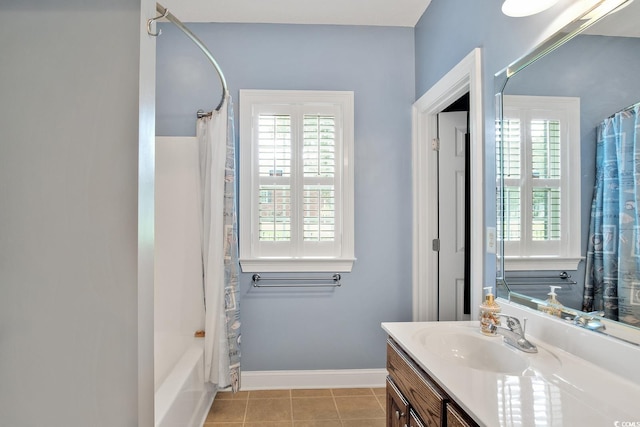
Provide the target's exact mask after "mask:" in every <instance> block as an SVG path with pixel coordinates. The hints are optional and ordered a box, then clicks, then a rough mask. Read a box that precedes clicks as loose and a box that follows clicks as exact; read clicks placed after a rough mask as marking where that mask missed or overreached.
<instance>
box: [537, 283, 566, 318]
mask: <svg viewBox="0 0 640 427" xmlns="http://www.w3.org/2000/svg"><path fill="white" fill-rule="evenodd" d="M549 288H550V289H549V293H548V294H547V295H549V298H547V300H546V301H545V302H546V304H544V305H542V304H540V305H539V306H538V310H540V311H542V312H543V313H547V314H550V315H552V316H556V317H561V316H562V304H560V301H558V298H556V297H557V294H556V289H561V288H562V286H549Z"/></svg>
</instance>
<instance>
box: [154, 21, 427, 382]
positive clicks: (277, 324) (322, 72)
mask: <svg viewBox="0 0 640 427" xmlns="http://www.w3.org/2000/svg"><path fill="white" fill-rule="evenodd" d="M189 27H190V28H191V29H192V30H193V31H194V32H195V33H196V34H197V35H198V37H200V38H201V39H202V40H203V42H204V43H205V44H206V45H207V46H208V47H209V48H210V50H211V51H212V52H213V53H214V56H215V57H216V60H217V61H218V62H219V64H220V66H221V68H222V69H223V70H224V72H225V75H226V78H227V81H228V85H229V88H230V91H231V94H232V96H233V97H234V99H235V100H236V102H237V99H238V90H239V89H322V90H351V91H354V92H355V156H356V157H355V185H356V189H355V211H356V212H355V214H356V218H355V227H356V230H355V232H356V241H355V251H356V257H357V261H356V263H355V265H354V269H353V272H352V273H347V274H343V280H342V282H343V285H342V287H340V288H337V289H335V290H324V291H312V290H304V289H303V290H277V289H269V290H256V289H254V288H252V287H251V286H250V280H251V274H243V275H242V276H241V279H240V281H241V310H242V322H243V323H242V331H243V332H242V335H243V337H242V362H243V369H244V370H248V371H255V370H295V369H302V370H304V369H352V368H354V369H355V368H383V367H384V366H385V334H384V332H383V331H382V329H381V328H380V322H383V321H408V320H410V319H411V105H412V103H413V101H414V94H415V87H414V83H415V77H414V31H413V29H412V28H387V27H351V26H301V25H269V24H190V25H189ZM162 30H163V34H162V36H161V37H160V38H159V39H158V51H157V53H158V55H157V134H158V135H194V133H195V112H196V110H198V109H200V108H202V109H207V110H210V109H211V108H212V107H213V106H215V105H216V104H217V103H218V100H219V89H218V87H219V83H218V81H217V77H216V76H215V73H214V71H213V68H212V67H211V66H210V65H209V64H208V63H207V62H206V59H205V58H204V56H203V55H202V54H201V53H200V52H199V51H198V50H197V48H196V47H195V46H193V45H192V43H191V41H189V40H188V39H187V38H186V37H185V36H184V35H183V34H182V33H180V32H179V31H178V30H177V29H175V28H173V27H172V26H168V25H162ZM236 107H237V105H236ZM237 110H238V109H237V108H236V114H237ZM236 117H237V116H236ZM236 126H237V121H236ZM241 209H242V207H241ZM240 232H242V230H240Z"/></svg>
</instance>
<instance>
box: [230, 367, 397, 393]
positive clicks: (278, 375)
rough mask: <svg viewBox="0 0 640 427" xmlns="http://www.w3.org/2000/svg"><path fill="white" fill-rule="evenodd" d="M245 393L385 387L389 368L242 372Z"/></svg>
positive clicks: (242, 384) (242, 385)
mask: <svg viewBox="0 0 640 427" xmlns="http://www.w3.org/2000/svg"><path fill="white" fill-rule="evenodd" d="M241 375H242V376H241V389H242V390H277V389H300V388H359V387H384V386H385V380H386V377H387V370H386V369H338V370H313V371H243V372H242V374H241Z"/></svg>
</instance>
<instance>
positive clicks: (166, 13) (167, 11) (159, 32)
mask: <svg viewBox="0 0 640 427" xmlns="http://www.w3.org/2000/svg"><path fill="white" fill-rule="evenodd" d="M168 14H169V9H165V10H164V13H163V14H162V15H159V16H156V17H155V18H151V19H147V34H149V35H150V36H153V37H158V36H159V35H160V34H162V30H158V32H157V33H154V32H152V31H151V25H152V24H153V23H154V22H156V21H157V20H158V19H162V18H165V17H166V16H167V15H168Z"/></svg>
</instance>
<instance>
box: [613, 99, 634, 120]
mask: <svg viewBox="0 0 640 427" xmlns="http://www.w3.org/2000/svg"><path fill="white" fill-rule="evenodd" d="M636 107H640V102H636V103H635V104H631V105H629V106H628V107H626V108H623V109H622V110H620V111H618V112H617V113H613V114H612V115H610V116H609V117H607V120H608V119H612V118H614V117H615V116H616V114H620V113H624V112H627V111H630V110H633V109H634V108H636Z"/></svg>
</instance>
